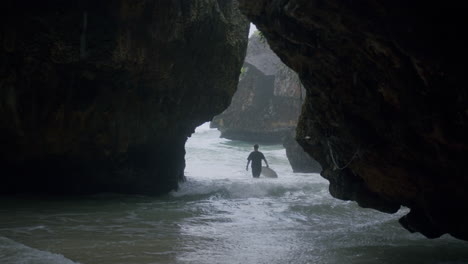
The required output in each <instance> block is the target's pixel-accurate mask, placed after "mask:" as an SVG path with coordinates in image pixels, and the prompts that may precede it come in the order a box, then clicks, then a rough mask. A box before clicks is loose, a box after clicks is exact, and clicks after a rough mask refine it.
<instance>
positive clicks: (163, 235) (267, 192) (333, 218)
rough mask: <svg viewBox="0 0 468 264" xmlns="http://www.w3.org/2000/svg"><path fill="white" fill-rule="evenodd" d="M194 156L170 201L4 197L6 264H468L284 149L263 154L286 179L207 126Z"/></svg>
mask: <svg viewBox="0 0 468 264" xmlns="http://www.w3.org/2000/svg"><path fill="white" fill-rule="evenodd" d="M186 149H187V156H186V163H187V167H186V174H187V182H185V183H184V184H182V185H181V188H180V189H179V190H178V191H177V192H173V193H171V194H169V195H166V196H164V197H157V198H155V197H145V196H122V195H113V194H102V195H95V196H87V197H66V198H60V199H57V198H50V197H49V198H47V197H40V198H38V197H21V198H0V263H2V264H4V263H5V264H7V263H31V264H32V263H53V264H55V263H66V264H68V263H82V264H90V263H99V264H107V263H109V264H110V263H112V264H116V263H131V264H140V263H181V264H185V263H200V264H206V263H210V264H211V263H228V264H231V263H252V264H257V263H265V264H266V263H268V264H276V263H278V264H284V263H318V264H323V263H325V264H328V263H329V264H343V263H346V264H358V263H359V264H362V263H384V264H400V263H424V264H426V263H429V264H431V263H433V264H435V263H437V264H455V263H468V243H467V242H463V241H459V240H456V239H453V238H451V237H449V236H444V237H442V238H441V239H436V240H428V239H426V238H424V237H423V236H421V235H419V234H410V233H408V232H407V231H405V230H404V229H403V228H401V227H400V226H399V224H398V218H399V217H401V216H402V215H403V214H404V213H405V212H406V210H405V209H402V211H400V212H398V213H397V214H394V215H389V214H384V213H379V212H377V211H375V210H370V209H362V208H359V207H358V206H357V205H356V204H355V203H354V202H346V201H341V200H337V199H334V198H332V197H331V196H330V195H329V193H328V183H327V181H326V180H324V179H323V178H321V177H320V176H319V175H317V174H294V173H292V170H291V168H290V166H289V163H288V161H287V159H286V155H285V150H284V149H283V148H282V146H279V145H273V146H264V145H260V151H262V152H263V153H264V154H265V156H266V158H267V160H268V163H269V164H270V166H271V167H272V168H273V169H274V170H275V171H276V172H277V173H278V175H279V177H278V178H263V177H261V178H258V179H254V178H252V176H251V174H250V171H245V165H246V163H247V156H248V154H249V153H250V151H252V144H249V143H243V142H237V141H230V140H226V139H221V138H219V132H218V131H216V130H215V129H210V128H209V126H208V124H204V125H203V126H201V127H199V128H197V131H196V133H195V134H194V135H193V136H192V138H190V139H189V141H188V142H187V144H186ZM64 176H66V175H64Z"/></svg>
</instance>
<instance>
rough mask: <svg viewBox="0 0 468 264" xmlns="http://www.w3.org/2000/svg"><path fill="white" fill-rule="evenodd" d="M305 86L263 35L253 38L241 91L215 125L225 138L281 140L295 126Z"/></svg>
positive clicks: (260, 140) (261, 140) (269, 142)
mask: <svg viewBox="0 0 468 264" xmlns="http://www.w3.org/2000/svg"><path fill="white" fill-rule="evenodd" d="M303 90H304V88H303V87H302V85H301V82H300V80H299V77H298V76H297V74H296V73H295V72H294V71H292V70H291V69H289V68H288V67H287V66H286V65H284V64H283V63H282V62H281V61H280V59H279V58H278V56H276V55H275V53H274V52H273V51H272V50H271V49H270V48H269V47H268V44H267V43H266V40H264V39H263V38H262V37H261V35H259V34H258V33H254V34H253V35H252V36H251V37H250V38H249V44H248V47H247V54H246V57H245V61H244V65H243V67H242V73H241V76H240V81H239V84H238V87H237V91H236V93H235V94H234V96H233V98H232V101H231V104H230V105H229V107H228V108H227V109H226V110H225V111H224V112H223V113H221V114H220V115H217V116H215V118H213V121H212V122H211V127H216V128H218V130H219V131H220V132H221V137H223V138H228V139H233V140H244V141H249V142H257V143H268V144H271V143H281V142H282V141H283V138H284V137H285V135H286V134H287V133H288V131H289V130H290V129H291V128H295V127H296V124H297V119H298V117H299V114H300V112H301V106H302V102H303V93H305V91H303Z"/></svg>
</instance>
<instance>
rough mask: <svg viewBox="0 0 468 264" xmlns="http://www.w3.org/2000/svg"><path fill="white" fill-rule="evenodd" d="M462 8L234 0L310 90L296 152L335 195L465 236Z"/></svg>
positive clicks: (467, 118)
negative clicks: (314, 163) (313, 162)
mask: <svg viewBox="0 0 468 264" xmlns="http://www.w3.org/2000/svg"><path fill="white" fill-rule="evenodd" d="M461 5H462V3H456V4H455V3H452V2H451V3H450V4H449V3H440V2H427V1H400V0H398V1H383V0H363V1H348V0H330V1H321V0H307V1H306V0H288V1H287V0H276V1H266V0H259V1H247V0H241V1H240V7H241V10H242V11H243V12H244V13H245V14H246V15H247V16H248V18H249V19H250V20H251V21H253V23H254V24H255V25H256V26H257V28H258V29H259V30H260V31H262V33H263V35H264V36H265V38H266V39H267V41H268V43H269V44H270V47H271V48H272V50H274V51H275V53H276V54H278V56H279V57H280V58H281V60H282V61H283V62H284V63H285V64H286V65H288V66H289V67H291V68H292V69H293V70H295V71H296V72H298V74H299V76H300V78H301V80H302V83H303V84H304V86H305V88H306V89H307V98H306V101H305V106H304V109H303V112H302V116H301V118H300V122H299V125H298V139H299V140H300V144H301V145H302V146H303V148H304V149H305V150H306V151H307V152H308V153H310V154H311V155H312V156H313V157H314V158H315V159H317V160H318V161H319V162H320V164H321V165H322V166H323V167H324V171H323V172H322V176H323V177H325V178H327V179H328V180H329V181H330V192H331V194H332V195H333V196H335V197H337V198H340V199H344V200H354V201H357V202H358V204H359V205H361V206H363V207H370V208H375V209H378V210H381V211H384V212H389V213H392V212H396V211H397V210H398V209H399V208H400V207H401V206H406V207H409V208H410V209H411V211H410V213H409V214H408V215H406V216H405V217H403V218H402V219H401V220H400V223H401V224H402V225H403V226H404V227H405V228H407V229H408V230H409V231H411V232H421V233H422V234H424V235H426V236H427V237H430V238H435V237H439V236H441V235H442V234H445V233H448V234H451V235H452V236H454V237H457V238H461V239H465V240H468V225H467V223H468V217H467V216H466V214H465V212H466V211H467V210H468V192H466V191H465V187H466V186H467V184H468V176H467V173H466V168H465V166H466V162H467V160H468V155H467V154H468V144H467V143H468V138H467V136H466V135H467V134H468V108H467V103H466V102H467V100H468V93H467V89H466V87H465V86H466V85H465V82H466V81H465V76H464V75H465V74H464V68H465V67H464V64H465V62H466V58H467V56H466V44H467V43H466V41H465V40H463V38H462V32H460V26H461V25H463V24H465V23H464V21H463V17H464V14H463V10H464V9H463V8H462V6H461Z"/></svg>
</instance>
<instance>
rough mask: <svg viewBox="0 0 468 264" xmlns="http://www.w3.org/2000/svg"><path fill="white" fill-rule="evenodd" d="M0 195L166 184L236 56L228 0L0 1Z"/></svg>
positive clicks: (238, 62)
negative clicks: (189, 137)
mask: <svg viewBox="0 0 468 264" xmlns="http://www.w3.org/2000/svg"><path fill="white" fill-rule="evenodd" d="M0 7H1V8H0V10H1V11H0V141H1V144H0V145H1V146H2V147H1V149H0V167H1V168H2V172H1V176H0V178H1V179H0V180H1V181H2V184H1V185H0V186H1V187H0V194H5V193H18V192H36V193H37V192H42V193H48V194H50V193H67V194H70V193H93V192H125V193H150V194H157V193H162V192H167V191H170V190H172V189H175V188H176V187H177V183H178V181H180V180H182V179H183V177H184V173H183V171H184V167H185V161H184V154H185V151H184V144H185V141H186V139H187V137H188V136H190V135H191V133H192V132H193V130H194V128H195V127H196V126H197V125H199V124H201V123H203V122H205V121H207V120H210V119H211V118H212V116H214V115H215V114H218V113H220V112H221V111H223V110H224V109H225V108H226V107H227V106H228V104H229V100H230V98H231V96H232V94H233V93H234V91H235V89H236V86H237V83H238V76H239V72H240V68H241V66H242V62H243V59H244V56H245V49H246V45H247V35H248V21H247V20H246V19H245V17H244V16H243V15H241V14H240V12H239V11H238V8H237V1H234V0H232V1H231V0H226V1H215V0H193V1H156V0H154V1H143V0H136V1H135V0H119V1H117V0H105V1H58V0H46V1H7V2H6V3H2V4H0Z"/></svg>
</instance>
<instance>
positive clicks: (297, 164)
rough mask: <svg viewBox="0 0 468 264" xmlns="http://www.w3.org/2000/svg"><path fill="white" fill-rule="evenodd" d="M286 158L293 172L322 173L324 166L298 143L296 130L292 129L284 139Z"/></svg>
mask: <svg viewBox="0 0 468 264" xmlns="http://www.w3.org/2000/svg"><path fill="white" fill-rule="evenodd" d="M283 146H284V148H285V149H286V156H287V157H288V160H289V164H291V167H292V169H293V172H303V173H320V172H321V171H322V166H320V163H318V162H317V161H316V160H314V159H313V158H312V157H311V156H310V155H309V154H307V153H306V152H305V151H304V149H302V147H301V146H300V145H299V144H298V143H297V141H296V129H291V130H290V131H289V132H288V133H286V136H285V137H284V139H283Z"/></svg>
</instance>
